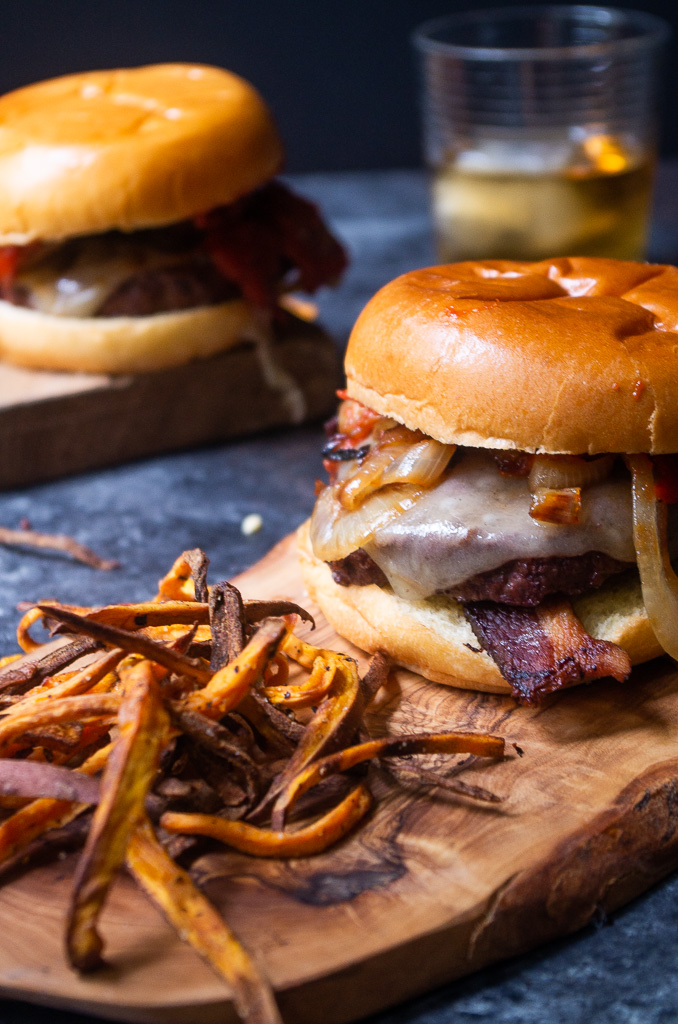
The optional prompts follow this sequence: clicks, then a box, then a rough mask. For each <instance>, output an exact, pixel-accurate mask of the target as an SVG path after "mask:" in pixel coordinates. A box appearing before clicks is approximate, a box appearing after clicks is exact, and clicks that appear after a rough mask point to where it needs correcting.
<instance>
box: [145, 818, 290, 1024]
mask: <svg viewBox="0 0 678 1024" xmlns="http://www.w3.org/2000/svg"><path fill="white" fill-rule="evenodd" d="M126 860H127V867H128V869H129V871H130V872H131V874H132V875H133V876H134V877H135V878H136V880H137V882H138V883H139V885H140V886H141V887H142V889H143V890H144V892H145V893H146V894H147V895H148V896H149V897H150V899H151V900H153V902H154V903H155V904H157V906H158V907H159V908H160V909H161V910H162V912H163V914H164V915H165V917H166V918H167V919H168V921H169V922H170V924H172V925H174V927H175V928H176V930H177V932H178V933H179V935H181V937H182V938H183V939H184V940H185V941H186V942H189V943H190V944H191V946H193V949H194V950H195V951H196V953H198V954H199V955H200V956H201V957H202V958H203V959H204V960H206V961H207V963H208V964H209V965H210V967H212V968H213V970H214V971H216V973H217V974H218V975H220V977H222V978H223V979H224V980H225V981H226V982H227V984H228V985H229V987H230V989H231V991H232V993H233V1001H234V1003H235V1006H236V1009H237V1011H238V1013H239V1015H240V1017H241V1018H242V1020H243V1021H245V1022H246V1024H282V1018H281V1016H280V1014H279V1012H278V1008H277V1006H276V1003H275V997H274V995H273V992H272V990H271V987H270V985H269V983H268V981H266V979H265V978H264V976H263V975H262V974H261V972H260V971H259V969H258V968H257V967H256V965H255V963H254V961H253V959H252V958H251V957H250V955H249V954H248V953H247V952H246V951H245V949H243V947H242V946H241V944H240V943H239V942H238V940H237V939H236V937H235V935H234V934H233V932H232V931H231V930H230V928H229V927H228V925H227V924H226V923H225V921H224V920H223V918H222V917H221V916H220V915H219V914H218V913H217V911H216V910H215V909H214V907H213V906H212V904H211V903H210V902H209V901H208V900H207V899H206V897H205V896H203V894H202V893H201V892H200V890H199V889H198V888H197V887H196V885H195V883H194V882H193V879H192V878H191V876H190V875H189V874H188V873H187V872H186V871H183V870H182V869H181V868H180V867H177V865H176V864H175V863H174V861H173V860H172V859H171V858H170V857H169V856H168V855H167V854H166V853H165V851H164V850H163V848H162V846H161V845H160V843H159V842H158V840H157V839H156V837H155V834H154V832H153V829H152V828H151V826H150V824H149V823H148V821H147V820H146V821H144V822H143V823H142V824H141V825H140V826H138V827H137V829H136V831H135V832H134V833H133V835H132V836H131V838H130V842H129V845H128V848H127V856H126Z"/></svg>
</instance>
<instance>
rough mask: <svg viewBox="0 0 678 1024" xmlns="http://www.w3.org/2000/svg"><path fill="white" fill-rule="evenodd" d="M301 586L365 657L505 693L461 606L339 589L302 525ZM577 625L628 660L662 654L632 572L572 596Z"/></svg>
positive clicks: (448, 601)
mask: <svg viewBox="0 0 678 1024" xmlns="http://www.w3.org/2000/svg"><path fill="white" fill-rule="evenodd" d="M298 543H299V556H300V560H301V573H302V576H303V579H304V583H305V584H306V588H307V590H308V592H309V594H310V595H311V597H312V598H313V600H314V601H315V602H316V604H317V605H318V606H319V608H320V609H321V611H322V613H323V614H324V616H325V618H326V619H327V620H328V622H329V623H330V624H331V625H332V626H333V627H334V629H336V631H337V633H339V634H341V636H344V637H346V639H347V640H350V641H351V643H354V644H356V646H357V647H361V648H362V649H363V650H364V651H368V652H369V653H370V654H372V653H374V652H375V651H378V650H379V651H384V652H385V653H386V654H388V655H389V656H390V657H391V658H392V659H393V660H394V661H395V662H396V663H397V664H398V665H402V666H403V667H404V668H409V669H411V670H412V671H413V672H418V673H419V674H420V675H422V676H425V677H426V678H427V679H431V680H433V682H435V683H444V684H445V685H446V686H457V687H460V688H461V689H464V690H485V691H487V692H489V693H510V692H511V687H510V686H509V684H508V683H507V682H506V680H505V679H504V678H503V676H502V675H501V673H500V672H499V669H498V668H497V666H496V665H495V663H494V661H493V660H492V658H490V656H489V654H487V653H486V652H485V651H480V652H478V651H477V647H478V641H477V639H476V637H475V634H474V633H473V630H472V629H471V627H470V625H469V623H468V621H467V619H466V617H465V615H464V612H463V610H462V607H461V605H460V604H459V603H458V602H457V601H454V600H452V598H449V597H443V596H442V595H441V596H436V597H430V598H428V599H426V600H425V601H406V600H404V599H403V598H400V597H397V596H396V594H394V593H393V591H391V590H386V589H384V588H382V587H377V586H375V585H374V584H371V585H370V586H367V587H356V586H349V587H342V586H339V584H338V583H335V582H334V580H333V579H332V573H331V570H330V567H329V566H328V565H327V563H326V562H321V561H320V559H319V558H316V556H315V555H314V554H313V551H312V548H311V542H310V537H309V524H308V523H304V524H303V525H302V526H301V527H300V528H299V533H298ZM573 605H574V609H575V611H576V613H577V615H578V616H579V618H580V619H581V622H582V624H583V626H584V628H585V629H586V630H587V632H588V633H590V635H591V636H593V637H596V638H597V639H599V640H609V641H611V642H612V643H615V644H618V645H619V647H622V648H623V649H624V650H625V651H626V652H627V653H628V655H629V657H630V658H631V663H632V664H633V665H639V664H640V663H641V662H643V661H649V660H650V659H651V658H656V657H658V656H659V655H660V654H662V653H663V651H662V648H661V647H660V646H659V644H658V642H657V639H656V637H655V635H654V633H653V632H652V629H651V628H650V624H649V622H648V619H647V615H646V614H645V608H644V606H643V601H642V596H641V592H640V583H639V581H638V578H637V576H635V575H634V574H633V573H624V574H623V578H621V579H617V580H616V582H611V581H608V582H607V583H606V584H605V586H603V587H601V589H600V590H597V591H595V592H594V593H591V594H588V595H586V597H581V598H576V599H575V600H574V601H573Z"/></svg>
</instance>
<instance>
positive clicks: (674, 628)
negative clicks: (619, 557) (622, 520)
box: [626, 455, 678, 660]
mask: <svg viewBox="0 0 678 1024" xmlns="http://www.w3.org/2000/svg"><path fill="white" fill-rule="evenodd" d="M626 464H627V466H628V467H629V469H630V471H631V477H632V481H633V483H632V492H633V541H634V544H635V546H636V559H637V561H638V571H639V573H640V584H641V587H642V590H643V603H644V605H645V610H646V612H647V617H648V619H649V620H650V625H651V626H652V630H653V632H654V635H655V636H656V637H657V640H658V641H659V643H660V644H661V646H662V647H663V648H664V650H665V651H666V653H667V654H670V655H671V657H672V658H675V659H676V660H678V577H677V576H676V574H675V573H674V571H673V569H672V568H671V562H670V560H669V552H668V546H667V540H666V522H667V508H666V505H665V504H664V503H663V502H661V501H658V500H657V496H656V494H655V487H654V472H653V468H652V462H651V460H650V458H649V456H647V455H628V456H627V458H626Z"/></svg>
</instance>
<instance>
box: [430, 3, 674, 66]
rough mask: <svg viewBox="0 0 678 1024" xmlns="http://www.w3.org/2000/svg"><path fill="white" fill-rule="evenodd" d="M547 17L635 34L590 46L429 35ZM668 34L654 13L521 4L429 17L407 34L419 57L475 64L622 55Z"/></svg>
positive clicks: (666, 25) (667, 27) (656, 43)
mask: <svg viewBox="0 0 678 1024" xmlns="http://www.w3.org/2000/svg"><path fill="white" fill-rule="evenodd" d="M526 15H530V16H532V17H536V16H537V15H542V16H543V15H548V16H550V17H551V18H552V19H554V18H555V19H561V20H562V19H565V18H566V17H569V18H571V19H572V20H573V21H574V20H576V19H577V18H579V19H583V17H584V16H585V15H588V16H589V17H590V16H595V15H598V16H599V17H600V18H601V21H600V24H601V25H604V24H605V23H607V24H608V25H615V24H616V25H623V24H628V25H636V26H637V27H638V28H639V30H640V31H639V34H638V35H635V36H629V37H628V38H626V39H607V40H604V41H601V42H596V43H576V44H573V45H564V46H473V45H469V44H465V43H449V42H443V41H442V40H440V39H434V38H432V34H433V33H434V32H436V31H438V30H440V29H442V28H444V27H455V26H458V27H459V28H461V27H464V26H466V25H473V24H477V23H478V22H480V21H487V19H488V18H494V19H495V20H496V21H497V22H499V21H508V20H510V19H512V18H515V17H520V16H526ZM670 35H671V26H670V24H669V23H668V22H667V21H665V20H664V18H660V17H658V16H657V15H656V14H648V13H647V12H645V11H638V10H635V9H630V8H629V9H625V8H615V7H603V6H599V5H597V4H595V5H594V4H592V5H588V4H524V5H519V6H517V7H514V6H513V5H509V6H507V7H487V8H483V9H482V10H476V11H464V12H460V13H459V14H449V15H444V16H443V17H441V18H432V19H430V20H429V21H425V22H424V23H423V24H422V25H419V26H418V27H417V28H416V29H415V30H414V32H413V33H412V36H411V39H412V43H413V45H414V46H415V47H416V49H418V50H419V51H421V52H422V53H426V54H430V53H437V54H447V55H449V56H454V57H459V58H466V59H467V60H479V61H493V60H494V61H499V60H502V61H507V60H574V59H582V58H591V57H598V56H604V55H608V54H610V53H613V52H614V53H628V52H629V51H630V52H633V51H636V50H644V49H649V48H651V47H653V46H660V45H661V44H663V43H665V42H666V41H667V39H668V38H669V36H670Z"/></svg>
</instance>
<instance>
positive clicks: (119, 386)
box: [0, 318, 339, 489]
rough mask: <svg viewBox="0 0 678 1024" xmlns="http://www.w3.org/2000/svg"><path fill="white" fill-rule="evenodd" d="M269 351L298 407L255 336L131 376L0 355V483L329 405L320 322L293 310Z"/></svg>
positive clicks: (328, 354) (332, 357)
mask: <svg viewBox="0 0 678 1024" xmlns="http://www.w3.org/2000/svg"><path fill="white" fill-rule="evenodd" d="M273 358H274V360H275V362H276V363H277V364H278V365H279V366H280V367H281V368H282V369H283V370H284V371H285V373H286V374H288V375H289V376H290V377H291V378H292V379H293V381H294V382H295V383H296V386H297V387H298V388H299V390H300V392H301V395H302V397H303V403H302V404H303V406H304V408H303V416H302V417H298V416H296V415H295V412H294V410H292V409H291V408H290V404H289V402H288V400H286V398H285V394H284V392H283V391H281V390H279V389H277V388H275V387H272V386H271V385H270V384H269V383H267V380H266V377H265V372H264V369H263V367H262V363H261V361H260V359H259V358H258V357H257V353H256V350H255V348H254V346H253V345H252V344H242V345H238V346H237V347H236V348H233V349H229V350H228V351H227V352H222V353H221V354H220V355H217V356H214V357H212V358H210V359H203V360H198V361H196V362H193V363H189V364H187V365H186V366H181V367H178V368H176V369H172V370H164V371H162V372H157V373H148V374H138V375H134V376H126V377H107V376H102V375H100V374H75V373H48V372H39V371H35V370H23V369H20V368H18V367H15V366H9V365H7V364H4V365H3V364H0V488H2V489H4V488H9V487H21V486H26V485H27V484H32V483H37V482H39V481H42V480H50V479H55V478H57V477H61V476H65V475H67V474H69V473H79V472H83V471H84V470H89V469H94V468H95V467H98V466H106V465H111V464H113V463H117V462H123V461H126V460H128V459H134V458H140V457H143V456H147V455H153V454H157V453H158V452H164V451H173V450H177V449H180V448H189V447H191V446H193V445H197V444H203V443H205V442H207V441H222V440H226V439H228V438H232V437H239V436H242V435H244V434H250V433H254V432H255V431H260V430H268V429H270V428H272V427H278V426H282V425H285V424H289V423H292V422H298V421H299V420H300V418H303V419H313V418H316V417H318V416H323V415H326V414H329V413H330V412H331V411H333V409H334V407H335V405H336V396H335V389H336V388H337V387H338V385H339V361H338V355H337V351H336V347H335V345H334V343H333V342H332V340H331V339H330V338H329V337H328V336H327V335H326V334H325V333H324V332H323V331H322V330H321V329H320V328H319V327H318V326H316V325H313V324H306V323H303V322H302V321H301V320H296V319H294V318H293V319H292V321H291V323H290V324H289V325H287V326H286V327H285V328H284V329H279V330H278V334H277V341H276V344H275V346H273Z"/></svg>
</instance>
